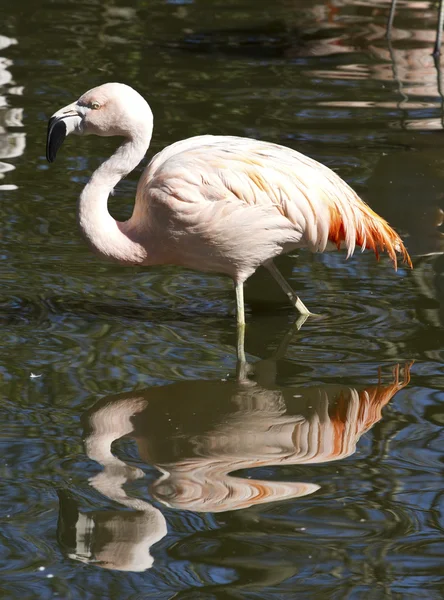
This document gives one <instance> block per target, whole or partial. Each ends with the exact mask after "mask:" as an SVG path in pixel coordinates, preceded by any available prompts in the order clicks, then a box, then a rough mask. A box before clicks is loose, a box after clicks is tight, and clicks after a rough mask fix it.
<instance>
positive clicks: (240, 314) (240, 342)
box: [235, 281, 245, 362]
mask: <svg viewBox="0 0 444 600" xmlns="http://www.w3.org/2000/svg"><path fill="white" fill-rule="evenodd" d="M235 288H236V316H237V358H238V360H239V361H241V362H245V350H244V342H245V307H244V282H243V281H241V282H236V283H235Z"/></svg>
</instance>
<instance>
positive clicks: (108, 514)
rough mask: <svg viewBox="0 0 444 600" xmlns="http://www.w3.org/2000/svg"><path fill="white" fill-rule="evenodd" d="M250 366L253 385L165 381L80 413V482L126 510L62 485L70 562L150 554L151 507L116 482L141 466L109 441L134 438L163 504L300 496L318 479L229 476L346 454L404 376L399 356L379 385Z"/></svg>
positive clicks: (154, 527) (115, 562)
mask: <svg viewBox="0 0 444 600" xmlns="http://www.w3.org/2000/svg"><path fill="white" fill-rule="evenodd" d="M258 364H259V368H258V369H257V372H256V379H257V380H260V381H261V383H258V382H257V381H253V380H250V379H246V378H243V379H241V380H238V381H184V382H180V383H173V384H170V385H165V386H160V387H153V388H148V389H145V390H136V391H133V392H127V393H124V394H119V395H116V396H108V397H106V398H103V399H102V400H100V401H99V402H97V403H96V404H95V405H94V406H93V407H92V408H91V409H90V410H89V411H88V412H87V413H86V414H85V415H84V416H83V426H84V433H85V449H86V454H87V455H88V457H89V458H90V459H92V460H95V461H97V462H98V463H99V464H100V465H101V466H102V467H103V470H102V471H101V472H100V473H99V474H98V475H96V476H94V477H92V479H91V480H90V484H91V486H92V487H93V488H95V489H96V490H97V491H99V492H101V493H102V494H103V495H104V496H106V497H107V498H108V499H110V500H113V501H115V502H118V503H119V504H120V505H123V506H125V507H127V508H130V509H131V511H118V510H102V511H93V512H86V513H84V514H82V513H81V512H80V511H79V509H78V507H77V502H76V501H74V500H73V499H71V498H69V497H68V496H67V495H66V494H64V493H62V494H61V495H60V519H59V527H58V529H59V540H60V542H61V544H62V546H63V548H64V550H65V552H66V553H67V554H68V555H69V556H70V557H71V558H75V559H78V560H82V561H84V562H93V563H95V564H97V565H99V566H102V567H105V568H111V569H119V570H133V571H143V570H145V569H148V568H150V567H151V565H152V562H153V559H152V556H151V554H150V552H149V550H150V548H151V546H152V545H153V544H154V543H156V542H157V541H159V540H160V539H161V538H162V537H164V536H165V535H166V533H167V529H166V523H165V519H164V517H163V515H162V513H161V511H160V510H159V509H158V508H155V507H154V506H152V505H151V504H150V503H149V502H146V501H143V500H140V499H138V498H135V497H130V496H129V495H127V493H126V492H125V491H124V490H123V485H124V484H125V483H127V482H129V481H131V480H134V479H137V478H140V477H142V476H143V472H142V470H140V469H137V468H134V467H131V466H129V465H128V464H126V463H125V462H124V461H123V460H121V459H120V458H118V457H117V456H116V455H115V454H114V453H113V452H112V445H113V444H114V443H115V442H117V441H118V440H121V439H122V438H130V439H132V440H134V441H135V443H136V446H137V449H138V453H139V456H140V459H141V460H142V461H143V462H144V463H147V464H150V465H153V466H154V467H155V468H156V469H157V470H158V471H159V472H160V473H161V475H160V476H159V477H158V478H157V479H156V480H155V481H154V482H153V483H152V485H151V487H150V490H149V491H150V494H151V496H152V499H153V500H155V501H157V502H160V503H161V504H163V505H164V506H168V507H170V508H174V509H180V510H187V511H195V512H202V513H208V512H209V513H215V512H222V511H234V510H239V509H244V508H248V507H251V506H255V505H259V504H262V503H266V502H276V501H282V500H285V499H290V498H297V497H302V496H307V495H309V494H313V493H314V492H316V491H317V490H319V488H320V486H319V485H318V484H316V483H313V482H295V481H287V482H283V481H270V480H263V479H256V478H250V477H245V476H242V475H241V476H238V475H236V472H238V471H240V470H244V469H249V470H250V469H252V468H254V467H263V466H272V465H286V466H288V465H300V464H318V463H324V462H327V461H333V460H340V459H342V458H345V457H347V456H350V455H351V454H353V453H354V451H355V449H356V443H357V442H358V440H359V438H360V437H361V435H362V434H363V433H364V432H366V431H367V430H368V429H369V428H370V427H372V425H374V424H375V423H376V422H377V421H379V420H380V418H381V411H382V409H383V407H384V406H385V405H386V404H387V403H388V402H389V401H390V400H391V399H392V398H393V396H394V395H395V394H396V393H397V392H398V391H399V390H401V389H402V388H404V387H405V386H406V385H407V384H408V382H409V378H410V365H408V364H406V365H405V367H404V369H403V372H402V375H401V374H400V366H399V365H397V366H396V367H395V368H394V371H393V380H392V381H391V383H388V384H383V383H382V382H381V380H380V379H379V381H378V383H377V384H376V385H371V386H365V387H362V388H359V389H358V387H351V386H346V385H340V384H326V385H316V386H308V387H307V386H301V387H291V388H278V387H276V386H275V385H273V384H268V383H267V384H266V383H264V379H267V378H269V375H270V365H269V361H262V364H261V363H258ZM255 367H257V365H255ZM262 367H263V369H262ZM261 369H262V372H261ZM249 475H250V473H249Z"/></svg>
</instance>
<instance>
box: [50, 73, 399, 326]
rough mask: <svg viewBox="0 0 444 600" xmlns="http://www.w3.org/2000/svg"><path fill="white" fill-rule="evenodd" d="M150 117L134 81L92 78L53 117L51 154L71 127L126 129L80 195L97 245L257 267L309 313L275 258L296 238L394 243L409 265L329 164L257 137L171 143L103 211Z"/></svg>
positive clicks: (138, 151)
mask: <svg viewBox="0 0 444 600" xmlns="http://www.w3.org/2000/svg"><path fill="white" fill-rule="evenodd" d="M152 128H153V117H152V113H151V110H150V107H149V106H148V104H147V103H146V101H145V100H144V99H143V98H142V96H140V94H138V93H137V92H136V91H135V90H133V89H132V88H130V87H129V86H126V85H123V84H118V83H109V84H104V85H102V86H99V87H97V88H94V89H92V90H90V91H88V92H87V93H86V94H84V95H83V96H81V97H80V98H79V100H77V101H76V102H74V103H72V104H70V105H69V106H67V107H65V108H63V109H61V110H60V111H57V112H56V113H55V114H54V115H53V117H52V118H51V119H50V121H49V126H48V139H47V157H48V160H49V161H50V162H52V161H53V160H54V158H55V155H56V152H57V150H58V148H59V147H60V145H61V143H62V142H63V139H64V137H66V135H68V134H69V133H76V134H89V133H92V134H96V135H102V136H115V135H117V136H121V137H123V138H124V142H123V144H122V145H121V146H120V147H119V148H118V149H117V151H116V152H115V153H114V154H113V155H112V156H111V157H110V158H109V159H108V160H107V161H105V162H104V163H103V164H102V165H101V166H100V167H99V168H98V169H97V170H96V171H95V173H94V174H93V175H92V177H91V179H90V181H89V182H88V183H87V185H86V186H85V188H84V190H83V192H82V194H81V196H80V199H79V204H78V221H79V225H80V228H81V230H82V232H83V234H84V236H85V238H86V240H87V241H88V243H89V244H90V246H91V247H92V249H93V250H94V251H95V252H97V253H98V254H99V255H101V256H102V257H105V258H109V259H112V260H116V261H118V262H120V263H122V264H130V265H164V264H175V265H180V266H183V267H187V268H191V269H197V270H201V271H209V272H217V273H223V274H226V275H228V276H230V277H231V278H232V279H233V280H234V282H235V285H236V293H237V309H238V323H239V324H240V325H243V324H244V313H243V287H242V286H243V283H244V281H245V280H246V279H248V277H250V276H251V275H252V274H253V273H254V272H255V270H256V269H257V268H258V267H259V266H261V265H264V266H265V267H267V268H268V269H269V270H270V272H271V274H272V275H273V276H274V277H275V279H276V281H277V282H278V283H279V285H280V286H281V287H282V289H283V290H284V291H285V293H286V294H287V295H288V297H289V298H290V300H291V301H292V302H293V304H294V305H295V306H296V308H298V309H299V311H300V312H301V313H302V314H305V315H308V314H310V313H309V311H308V310H307V309H306V307H305V306H304V305H303V303H302V302H301V301H300V300H299V298H298V297H297V296H296V294H295V293H294V292H293V290H292V289H291V288H290V286H289V285H288V283H287V282H286V281H285V280H284V278H283V277H282V275H281V274H280V273H279V271H277V269H276V267H275V266H274V264H273V262H272V261H273V258H275V257H276V256H278V255H279V254H282V253H285V252H289V251H291V250H293V249H295V248H308V249H309V250H311V251H312V252H323V251H324V250H329V249H335V248H338V249H339V248H342V247H344V248H346V250H347V256H350V255H352V254H353V252H354V250H355V248H356V246H359V247H361V249H362V250H364V249H366V248H369V249H372V250H374V251H375V253H376V254H378V252H379V251H386V252H387V253H388V254H389V256H390V258H391V259H392V260H393V262H394V265H395V268H396V264H397V261H396V253H397V252H399V253H401V255H402V257H403V259H404V261H405V262H407V263H408V264H409V265H411V262H410V258H409V255H408V253H407V251H406V249H405V247H404V245H403V243H402V240H401V239H400V237H399V236H398V234H397V233H396V232H395V231H394V230H393V229H392V228H391V227H390V226H389V225H388V224H387V222H386V221H385V220H384V219H382V218H381V217H380V216H378V215H377V214H376V213H375V212H373V211H372V210H371V209H370V208H369V207H368V206H367V205H366V204H365V203H364V202H363V201H362V200H361V199H360V198H359V197H358V196H357V194H356V193H355V192H354V191H353V190H352V189H351V188H350V186H348V185H347V184H346V183H345V182H344V181H343V180H342V179H341V178H340V177H339V176H338V175H336V173H334V172H333V171H332V170H331V169H329V168H328V167H326V166H324V165H322V164H320V163H318V162H316V161H315V160H313V159H311V158H308V157H307V156H304V155H303V154H301V153H299V152H296V151H295V150H291V149H290V148H286V147H284V146H279V145H276V144H272V143H268V142H263V141H259V140H254V139H248V138H241V137H231V136H211V135H205V136H198V137H193V138H189V139H186V140H183V141H180V142H177V143H175V144H172V145H171V146H168V147H167V148H165V149H164V150H162V151H161V152H160V153H159V154H157V155H156V156H155V157H154V158H153V159H152V160H151V162H150V163H149V164H148V166H147V167H146V169H145V171H144V172H143V174H142V176H141V178H140V181H139V184H138V187H137V194H136V202H135V207H134V211H133V214H132V216H131V218H130V219H129V220H128V221H126V222H123V223H121V222H118V221H115V220H114V219H113V217H112V216H111V215H110V214H109V212H108V207H107V202H108V197H109V194H110V193H111V191H112V189H113V188H114V186H115V185H116V184H117V183H118V182H119V181H120V179H122V178H123V177H125V176H126V175H127V174H128V173H129V172H130V171H132V170H133V169H134V168H135V167H136V166H137V165H138V164H139V162H140V161H141V160H142V158H143V157H144V155H145V153H146V151H147V149H148V147H149V143H150V140H151V134H152Z"/></svg>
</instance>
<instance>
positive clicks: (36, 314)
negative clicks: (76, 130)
mask: <svg viewBox="0 0 444 600" xmlns="http://www.w3.org/2000/svg"><path fill="white" fill-rule="evenodd" d="M398 4H399V9H398V11H397V15H396V20H395V29H394V34H393V43H392V45H390V46H389V45H388V44H387V42H386V40H385V38H384V32H385V22H386V17H387V13H388V6H389V3H388V2H384V1H382V0H381V1H379V2H374V1H371V2H370V1H368V2H367V1H359V2H358V1H353V0H335V2H320V1H317V0H315V1H313V0H299V1H297V0H276V1H275V2H273V3H272V5H270V3H268V2H265V1H262V0H244V2H242V3H240V2H236V1H234V0H231V1H223V2H222V0H213V1H210V0H195V1H194V2H193V1H183V2H181V1H178V2H164V1H161V0H151V1H150V2H146V1H144V0H138V1H135V2H132V3H130V2H128V1H127V2H126V3H125V0H123V1H110V0H108V1H107V2H104V1H102V0H88V2H82V1H80V2H79V1H76V2H74V1H70V0H60V1H59V0H52V1H49V0H47V1H44V2H37V3H36V2H31V1H30V0H20V1H19V2H15V3H11V2H6V0H1V1H0V212H1V223H2V235H1V236H0V257H1V259H2V261H1V263H0V269H1V277H2V286H1V290H0V322H1V324H2V334H3V335H2V342H3V343H2V344H1V346H0V379H1V384H2V392H3V394H2V398H3V402H2V405H1V417H2V418H1V421H2V423H3V427H2V440H1V444H2V461H1V467H2V489H1V495H0V502H1V505H0V518H1V520H2V528H1V532H2V537H1V541H0V550H1V552H0V557H1V559H0V560H1V563H0V566H1V575H0V593H1V597H2V598H5V599H6V598H14V599H15V598H20V597H23V598H53V597H57V596H58V597H61V598H67V599H70V598H72V599H74V600H75V599H77V598H87V599H89V598H104V597H106V598H110V599H116V600H117V599H119V600H120V599H121V598H128V599H129V598H131V599H134V600H135V599H138V598H146V597H153V598H156V599H157V598H158V599H161V600H163V599H165V600H166V599H172V598H202V599H204V598H205V599H207V598H208V599H210V598H260V599H274V598H276V599H277V598H289V599H290V598H296V597H297V598H326V599H332V598H338V599H343V598H350V599H355V598H371V599H373V598H378V599H379V598H393V599H395V598H396V599H398V598H402V599H404V598H427V599H433V598H441V597H442V590H443V588H444V581H443V576H442V571H443V568H442V565H443V560H444V546H443V542H442V539H443V537H442V535H443V526H444V522H443V512H444V496H443V493H442V488H443V477H442V474H443V470H442V447H443V441H444V440H443V435H442V426H443V424H444V410H443V395H442V390H443V363H444V356H443V349H444V330H443V318H444V314H443V306H444V296H443V293H444V281H443V273H444V259H443V255H442V252H443V250H444V242H443V232H442V221H443V214H444V213H443V209H444V207H443V198H444V194H443V189H444V187H443V184H444V152H443V151H444V137H442V128H443V119H444V118H443V93H442V81H441V79H442V73H441V72H440V70H439V69H437V68H436V66H435V64H434V62H433V59H432V57H431V56H430V53H431V49H432V47H433V41H434V35H435V34H434V31H435V23H436V18H437V15H436V12H437V11H436V8H435V7H434V5H433V3H429V2H408V3H407V2H404V3H402V2H398ZM113 80H114V81H122V82H124V83H127V84H129V85H132V86H133V87H135V88H136V89H137V90H138V91H140V92H141V93H142V94H143V95H144V96H145V97H146V98H147V99H148V101H149V102H150V104H151V106H152V109H153V112H154V115H155V132H154V138H153V142H152V146H151V148H150V150H149V152H148V157H150V156H152V155H153V154H154V153H155V152H157V151H158V150H159V149H161V148H162V147H164V146H165V145H167V144H169V143H172V142H174V141H176V140H178V139H181V138H184V137H187V136H191V135H198V134H202V133H217V134H230V135H246V136H252V137H257V138H259V139H265V140H270V141H272V142H276V143H281V144H285V145H288V146H290V147H292V148H295V149H298V150H300V151H302V152H304V153H305V154H308V155H310V156H312V157H314V158H315V159H317V160H320V161H322V162H324V163H325V164H327V165H328V166H329V167H331V168H333V169H334V170H336V171H337V172H338V173H339V174H340V175H341V176H342V177H343V178H345V179H346V180H347V181H348V182H349V183H350V184H351V185H352V186H353V187H354V188H355V189H356V190H357V191H358V192H359V193H360V194H361V195H362V197H363V198H365V200H366V201H367V202H368V203H369V204H370V205H371V206H372V208H373V209H375V210H376V211H378V212H379V213H380V214H381V215H382V216H384V217H385V218H387V219H388V220H389V221H390V222H391V224H392V225H393V226H394V227H396V228H397V229H398V230H399V232H400V233H401V235H402V236H403V238H404V239H405V241H406V244H407V246H408V248H409V251H410V252H411V254H412V257H413V261H414V266H415V268H414V270H413V271H409V270H406V269H405V268H404V267H401V268H400V269H399V270H398V271H397V272H394V271H393V269H392V268H391V266H390V264H389V261H388V259H387V258H386V257H382V258H381V260H380V261H379V262H377V261H375V259H374V257H373V256H371V255H370V254H367V253H366V254H363V255H361V254H358V255H356V256H355V257H353V258H352V259H350V260H348V261H345V256H344V255H343V254H341V253H338V254H329V255H316V256H313V255H309V254H308V253H306V252H301V253H300V254H299V255H294V256H291V257H286V258H284V260H283V262H282V269H283V270H284V271H285V273H286V274H287V276H288V278H289V279H290V281H291V283H292V285H293V286H294V287H295V289H297V290H298V292H299V293H300V294H301V297H302V298H303V300H304V302H305V303H306V305H307V306H308V307H309V308H310V309H311V310H313V311H314V312H317V313H321V314H322V315H323V319H322V321H314V320H313V321H310V320H309V321H307V322H306V323H305V324H304V325H303V327H302V329H301V330H300V331H297V330H296V329H295V328H294V326H293V324H294V319H295V315H294V313H293V312H292V310H291V307H288V306H287V304H286V302H285V297H283V296H282V294H281V292H280V291H279V289H276V288H275V287H274V284H273V283H272V282H271V280H269V279H268V275H267V274H266V273H258V275H257V277H255V278H253V279H252V281H251V282H250V283H249V285H248V289H247V292H246V294H247V319H248V326H247V338H246V351H247V357H248V361H249V363H250V364H251V365H252V370H251V373H250V375H249V378H248V380H243V381H236V361H235V343H236V330H235V318H234V309H235V304H234V293H233V290H232V285H231V283H230V282H229V281H228V280H226V279H225V278H223V277H218V276H209V275H204V274H200V273H195V272H188V271H184V270H181V269H178V268H172V267H168V268H158V269H155V268H153V269H136V268H131V269H124V268H122V267H119V266H116V265H109V264H105V263H102V262H100V261H99V260H98V259H97V258H96V257H94V256H93V255H92V254H90V252H89V250H88V249H87V248H86V247H85V245H84V243H83V241H82V240H81V238H80V236H79V234H78V231H77V227H76V222H75V202H76V198H77V196H78V194H79V192H80V189H81V187H82V185H83V184H84V183H85V182H86V181H87V179H88V177H89V175H90V173H91V171H92V170H93V169H94V168H96V167H97V166H98V165H99V164H100V162H101V161H102V160H103V159H104V158H106V157H107V156H109V154H110V153H111V152H112V151H113V149H114V147H115V140H112V139H98V138H92V137H91V138H85V139H76V138H73V139H69V140H67V141H66V142H65V144H64V146H63V148H62V149H61V151H60V153H59V156H58V159H57V162H56V163H55V164H54V165H51V168H49V166H48V164H47V163H46V160H45V156H44V149H45V136H46V123H47V119H48V117H49V116H50V115H51V114H52V113H53V112H54V111H55V110H56V109H58V108H60V107H61V106H63V105H65V104H67V103H68V102H71V101H72V100H74V99H75V98H77V97H78V96H79V95H80V94H81V93H83V92H84V91H86V90H87V89H89V88H90V87H93V86H95V85H98V84H100V83H103V82H105V81H113ZM142 168H143V165H141V166H140V167H139V168H138V169H137V170H136V171H135V172H134V173H133V174H131V175H130V176H129V177H128V178H127V179H126V180H125V181H123V182H122V183H121V184H120V185H119V186H118V189H117V190H116V193H115V195H114V196H113V198H112V199H111V202H110V205H111V210H112V213H113V214H114V215H115V216H116V218H119V219H124V218H127V217H128V216H129V215H130V214H131V208H132V203H133V198H134V193H135V188H136V185H137V180H138V178H139V176H140V172H141V169H142Z"/></svg>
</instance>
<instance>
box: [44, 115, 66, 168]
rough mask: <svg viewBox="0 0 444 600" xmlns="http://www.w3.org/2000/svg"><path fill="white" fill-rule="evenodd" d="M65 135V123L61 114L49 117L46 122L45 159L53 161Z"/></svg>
mask: <svg viewBox="0 0 444 600" xmlns="http://www.w3.org/2000/svg"><path fill="white" fill-rule="evenodd" d="M66 136H67V128H66V123H65V120H64V117H63V116H60V117H51V118H50V119H49V122H48V135H47V137H46V160H47V161H48V162H50V163H52V162H54V161H55V158H56V156H57V152H58V150H59V148H60V146H61V145H62V144H63V142H64V140H65V138H66Z"/></svg>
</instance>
